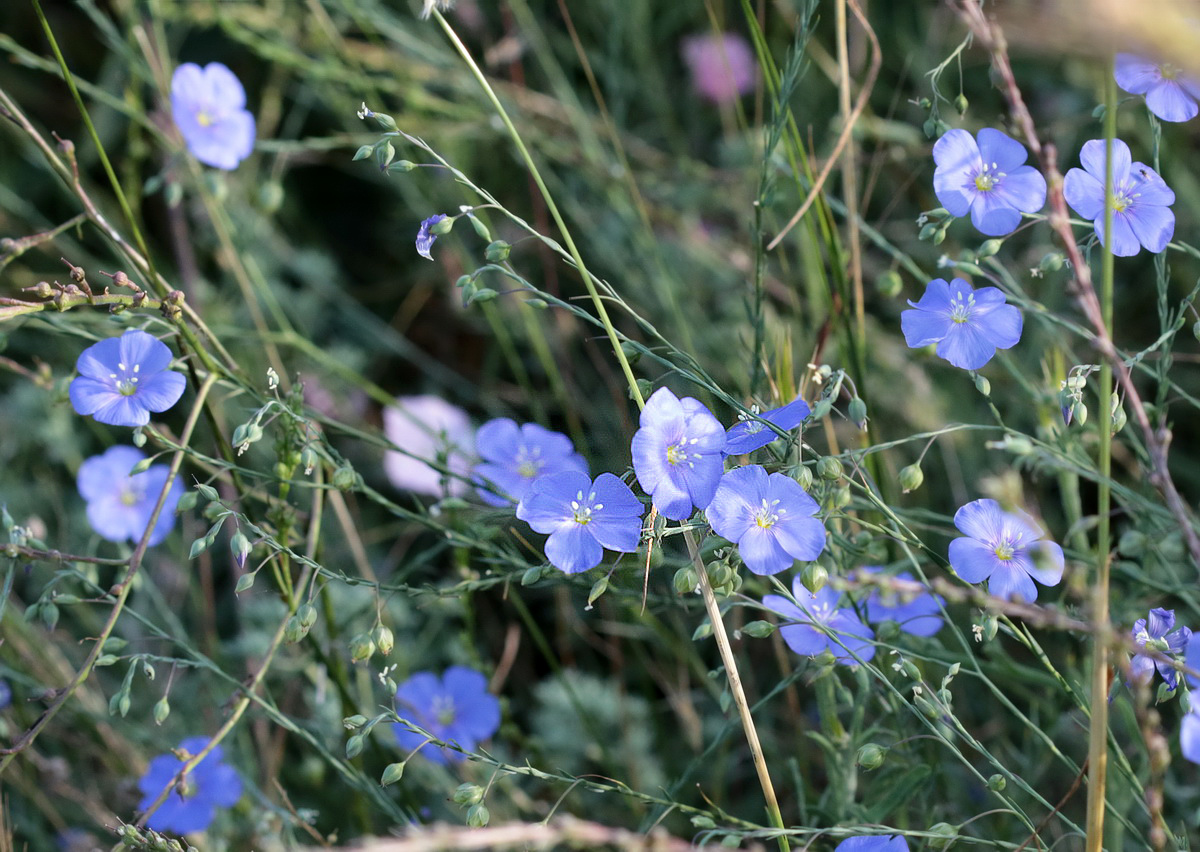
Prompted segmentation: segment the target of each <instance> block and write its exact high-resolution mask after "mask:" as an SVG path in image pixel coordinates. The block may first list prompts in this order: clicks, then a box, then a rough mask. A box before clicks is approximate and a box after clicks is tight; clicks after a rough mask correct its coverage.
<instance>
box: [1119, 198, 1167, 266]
mask: <svg viewBox="0 0 1200 852" xmlns="http://www.w3.org/2000/svg"><path fill="white" fill-rule="evenodd" d="M1172 194H1173V193H1172ZM1126 215H1127V217H1128V222H1129V227H1130V230H1132V231H1133V236H1134V239H1135V240H1137V241H1138V242H1139V243H1140V244H1141V245H1143V246H1145V247H1146V251H1148V252H1150V253H1151V254H1158V253H1159V252H1161V251H1162V250H1164V249H1165V248H1166V247H1167V243H1169V242H1171V238H1172V237H1174V236H1175V214H1174V213H1172V212H1171V210H1170V209H1169V208H1167V207H1155V206H1151V205H1142V204H1138V205H1137V206H1136V207H1132V208H1130V209H1129V210H1128V211H1126ZM1116 232H1117V229H1116V225H1114V226H1113V233H1116ZM1115 253H1116V252H1114V254H1115Z"/></svg>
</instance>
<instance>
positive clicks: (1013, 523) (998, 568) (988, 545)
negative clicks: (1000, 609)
mask: <svg viewBox="0 0 1200 852" xmlns="http://www.w3.org/2000/svg"><path fill="white" fill-rule="evenodd" d="M954 526H956V527H958V529H959V532H962V533H964V534H965V535H964V536H963V537H962V538H956V539H954V540H953V541H952V542H950V567H952V568H953V569H954V570H955V572H956V573H957V574H958V576H959V577H961V578H962V579H964V580H966V581H967V582H968V583H982V582H983V581H984V580H988V592H989V593H990V594H992V595H994V596H995V597H998V598H1004V599H1014V600H1015V599H1021V600H1024V601H1025V602H1026V603H1032V602H1033V601H1036V600H1037V595H1038V593H1037V586H1035V585H1034V584H1033V581H1034V580H1037V581H1038V582H1039V583H1041V584H1042V585H1043V586H1057V585H1058V583H1059V581H1060V580H1061V579H1062V574H1063V551H1062V548H1061V547H1059V546H1058V545H1057V544H1055V543H1054V542H1052V541H1041V540H1040V539H1041V538H1042V536H1043V535H1044V534H1045V533H1044V532H1043V531H1042V529H1041V527H1039V526H1038V524H1037V521H1035V520H1034V519H1033V518H1031V517H1029V515H1027V514H1025V513H1024V512H1022V511H1020V510H1014V511H1012V512H1005V511H1003V510H1002V509H1001V508H1000V504H999V503H997V502H996V501H995V500H975V501H973V502H971V503H968V504H967V505H965V506H963V507H962V508H961V509H959V510H958V511H957V512H955V513H954Z"/></svg>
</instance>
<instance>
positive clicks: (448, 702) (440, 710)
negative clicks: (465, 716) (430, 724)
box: [433, 695, 456, 728]
mask: <svg viewBox="0 0 1200 852" xmlns="http://www.w3.org/2000/svg"><path fill="white" fill-rule="evenodd" d="M455 715H456V713H455V711H454V699H453V698H451V697H450V696H448V695H439V696H438V697H437V698H435V699H433V717H434V718H435V719H436V720H437V723H438V725H440V726H441V727H443V728H445V727H448V726H450V725H453V724H454V717H455Z"/></svg>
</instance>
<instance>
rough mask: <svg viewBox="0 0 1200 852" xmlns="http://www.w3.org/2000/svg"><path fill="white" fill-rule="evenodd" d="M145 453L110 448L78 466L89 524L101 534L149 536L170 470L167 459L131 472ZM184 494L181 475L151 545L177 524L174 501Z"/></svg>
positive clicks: (116, 537)
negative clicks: (160, 495) (152, 516)
mask: <svg viewBox="0 0 1200 852" xmlns="http://www.w3.org/2000/svg"><path fill="white" fill-rule="evenodd" d="M144 458H145V455H144V454H143V453H142V451H141V450H138V449H135V448H134V447H109V448H108V449H107V450H105V451H104V452H103V453H101V454H100V455H98V456H92V457H91V458H89V459H86V460H85V461H84V463H83V464H81V465H80V466H79V474H78V475H77V476H76V486H77V487H78V488H79V494H80V496H82V497H83V499H84V500H86V501H87V517H88V523H90V524H91V525H92V529H94V530H95V531H96V532H97V534H99V535H100V537H101V538H104V539H107V540H108V541H133V542H135V543H136V542H139V541H141V540H142V536H143V535H145V533H146V525H147V524H149V523H150V515H151V514H152V513H153V512H154V505H155V504H156V503H157V502H158V495H159V494H161V493H162V490H163V486H164V485H166V483H167V474H169V473H170V472H171V470H170V468H169V467H167V465H165V464H155V465H151V466H150V467H149V468H148V469H147V470H144V471H142V472H141V473H135V474H133V475H132V476H130V474H129V472H130V471H131V470H133V468H134V466H135V465H136V464H137V463H138V462H140V461H141V460H142V459H144ZM182 496H183V485H182V484H181V483H180V482H179V478H178V477H176V478H175V480H174V481H173V482H172V483H171V490H170V491H169V492H168V493H167V499H166V502H165V503H163V507H162V511H161V512H159V514H158V523H156V524H155V525H154V532H152V533H151V534H150V542H149V543H150V545H151V546H153V545H156V544H158V543H159V542H160V541H162V540H163V539H164V538H166V537H167V535H168V533H170V532H171V529H172V528H173V527H174V526H175V506H176V505H177V504H178V503H179V498H180V497H182Z"/></svg>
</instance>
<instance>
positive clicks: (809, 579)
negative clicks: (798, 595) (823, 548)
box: [800, 562, 829, 595]
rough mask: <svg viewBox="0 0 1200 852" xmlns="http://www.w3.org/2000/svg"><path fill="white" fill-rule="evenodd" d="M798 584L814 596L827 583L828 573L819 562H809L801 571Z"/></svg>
mask: <svg viewBox="0 0 1200 852" xmlns="http://www.w3.org/2000/svg"><path fill="white" fill-rule="evenodd" d="M800 582H801V583H803V584H804V588H806V589H808V590H809V591H810V592H811V593H812V594H814V595H815V594H816V593H817V592H819V591H821V589H823V588H825V584H826V583H828V582H829V571H828V570H827V569H826V568H825V566H824V565H822V564H821V563H820V562H810V563H808V564H807V565H805V566H804V568H803V570H801V572H800Z"/></svg>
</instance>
